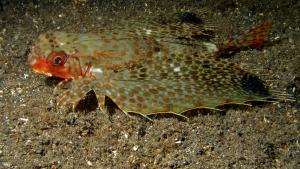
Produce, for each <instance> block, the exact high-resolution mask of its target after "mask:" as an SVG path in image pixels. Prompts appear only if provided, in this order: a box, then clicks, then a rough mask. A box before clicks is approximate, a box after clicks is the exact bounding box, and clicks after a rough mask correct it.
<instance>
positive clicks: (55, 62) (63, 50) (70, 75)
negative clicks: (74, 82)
mask: <svg viewBox="0 0 300 169" xmlns="http://www.w3.org/2000/svg"><path fill="white" fill-rule="evenodd" d="M65 44H66V43H65V42H62V41H61V40H59V39H58V38H56V35H55V33H51V34H49V33H46V34H42V35H40V36H39V38H38V40H37V42H36V43H35V45H34V46H33V47H32V49H31V52H30V54H29V56H28V63H29V65H30V66H31V68H32V70H33V71H35V72H37V73H39V74H44V75H47V76H54V77H59V78H63V79H74V78H76V77H79V76H84V75H85V74H86V73H87V72H88V69H89V68H90V67H89V66H88V65H85V66H84V67H82V65H81V62H80V57H79V56H76V51H75V50H74V49H73V50H70V48H68V46H67V45H65Z"/></svg>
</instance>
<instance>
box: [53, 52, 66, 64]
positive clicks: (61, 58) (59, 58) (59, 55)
mask: <svg viewBox="0 0 300 169" xmlns="http://www.w3.org/2000/svg"><path fill="white" fill-rule="evenodd" d="M49 57H50V59H49V61H50V62H51V64H52V65H53V66H63V65H64V64H65V63H66V61H67V58H68V55H67V54H66V53H65V52H64V51H60V52H54V53H51V54H50V55H49Z"/></svg>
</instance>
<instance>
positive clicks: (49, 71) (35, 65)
mask: <svg viewBox="0 0 300 169" xmlns="http://www.w3.org/2000/svg"><path fill="white" fill-rule="evenodd" d="M28 63H29V65H30V67H31V69H32V70H33V71H34V72H36V73H38V74H43V75H46V76H50V77H52V76H54V77H59V78H63V79H74V75H73V74H72V73H71V72H70V70H69V69H67V68H66V67H64V66H60V67H58V66H54V65H52V64H51V63H50V62H49V61H48V60H46V59H44V58H43V57H40V56H37V55H30V56H29V57H28Z"/></svg>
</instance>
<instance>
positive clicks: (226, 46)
mask: <svg viewBox="0 0 300 169" xmlns="http://www.w3.org/2000/svg"><path fill="white" fill-rule="evenodd" d="M270 28H271V24H270V23H262V24H260V25H258V26H255V27H253V28H251V29H249V30H247V31H245V32H243V33H242V34H241V35H240V36H238V37H237V38H229V39H228V40H226V41H225V42H223V43H222V44H221V45H220V47H219V55H223V54H230V53H233V52H237V51H240V50H243V49H245V48H249V47H250V48H255V49H261V48H262V47H263V46H264V44H265V42H266V41H267V38H268V32H269V30H270Z"/></svg>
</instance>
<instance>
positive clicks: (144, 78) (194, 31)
mask: <svg viewBox="0 0 300 169" xmlns="http://www.w3.org/2000/svg"><path fill="white" fill-rule="evenodd" d="M129 25H130V26H128V28H124V29H122V28H116V29H103V30H99V31H97V32H95V33H69V32H57V31H55V32H46V33H44V34H41V35H40V36H39V37H38V39H37V41H36V43H35V44H34V45H33V47H32V49H31V52H30V54H29V56H28V63H29V65H30V67H31V69H32V70H33V71H35V72H37V73H39V74H43V75H46V76H54V77H59V78H62V79H65V80H64V81H63V83H61V84H64V83H66V82H68V83H69V88H68V89H66V90H64V91H59V92H58V93H57V95H58V96H57V106H59V107H66V106H68V105H69V106H70V105H71V107H73V110H74V109H75V108H76V106H77V105H78V103H79V101H80V100H82V98H84V97H85V95H86V94H87V93H88V92H90V91H93V92H94V93H95V95H96V98H97V101H98V104H99V105H98V107H99V108H100V109H104V108H105V98H106V97H108V98H110V99H111V100H112V101H113V102H114V103H115V104H116V105H117V106H118V108H119V109H120V110H122V111H123V112H125V113H129V112H130V113H137V114H140V115H142V116H145V117H149V116H150V115H154V114H159V113H162V114H163V113H170V114H176V115H179V116H183V117H185V116H184V115H183V113H184V112H186V111H189V110H193V109H212V110H219V109H218V107H220V106H222V105H227V104H242V105H247V103H248V102H251V101H268V100H276V99H278V98H280V96H281V95H280V94H278V93H274V92H272V90H270V89H269V87H268V86H266V85H265V84H264V82H263V81H262V80H260V78H259V77H257V76H256V75H254V74H253V73H251V71H248V70H246V69H245V68H243V67H242V66H240V65H239V64H236V63H233V62H231V61H230V59H228V57H227V56H228V55H230V54H231V53H232V52H236V51H240V50H242V49H247V48H255V49H261V48H262V47H263V46H264V44H265V42H266V41H267V37H268V32H269V30H270V28H271V24H270V23H262V24H260V25H258V26H255V27H253V28H251V29H249V30H247V31H245V32H243V33H242V34H241V35H239V36H237V37H235V38H230V39H228V40H226V41H225V42H221V43H219V44H214V43H212V42H210V41H206V40H202V39H201V38H200V40H199V38H197V37H199V36H200V37H202V36H207V34H206V32H207V31H208V30H209V31H212V29H211V27H205V26H203V24H200V25H197V24H195V23H189V22H176V23H170V24H168V23H157V22H149V23H148V24H146V23H143V22H138V23H135V24H129Z"/></svg>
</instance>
